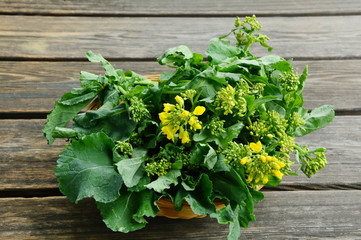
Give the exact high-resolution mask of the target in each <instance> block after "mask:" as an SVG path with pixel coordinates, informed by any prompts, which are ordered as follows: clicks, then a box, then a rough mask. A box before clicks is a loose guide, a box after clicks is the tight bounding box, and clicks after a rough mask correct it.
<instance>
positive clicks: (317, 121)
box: [292, 105, 335, 137]
mask: <svg viewBox="0 0 361 240" xmlns="http://www.w3.org/2000/svg"><path fill="white" fill-rule="evenodd" d="M301 115H303V116H302V117H303V119H304V120H305V121H306V124H305V125H302V126H300V127H298V128H296V130H295V132H294V134H293V135H292V136H293V137H302V136H304V135H306V134H309V133H311V132H313V131H316V130H318V129H320V128H323V127H326V126H327V125H328V124H330V123H331V122H332V120H333V119H334V118H335V111H334V110H333V107H332V106H330V105H324V106H321V107H318V108H315V109H313V110H312V111H311V113H307V112H306V113H305V112H304V114H301Z"/></svg>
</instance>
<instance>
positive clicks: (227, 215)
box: [210, 204, 235, 224]
mask: <svg viewBox="0 0 361 240" xmlns="http://www.w3.org/2000/svg"><path fill="white" fill-rule="evenodd" d="M210 217H211V218H217V220H218V223H220V224H228V223H231V222H233V221H234V220H235V216H234V213H233V210H232V208H231V205H230V204H228V205H226V206H225V207H224V208H221V209H219V210H218V211H217V212H216V213H212V214H211V215H210Z"/></svg>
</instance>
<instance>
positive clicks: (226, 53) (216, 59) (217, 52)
mask: <svg viewBox="0 0 361 240" xmlns="http://www.w3.org/2000/svg"><path fill="white" fill-rule="evenodd" d="M211 41H212V43H211V44H209V46H208V49H207V51H206V55H207V56H208V57H209V58H210V59H211V61H212V63H213V64H219V63H221V62H222V61H223V60H225V59H227V58H231V57H234V56H237V55H239V54H240V53H241V50H240V49H239V48H237V47H234V46H231V44H230V41H229V40H228V39H219V38H213V39H211Z"/></svg>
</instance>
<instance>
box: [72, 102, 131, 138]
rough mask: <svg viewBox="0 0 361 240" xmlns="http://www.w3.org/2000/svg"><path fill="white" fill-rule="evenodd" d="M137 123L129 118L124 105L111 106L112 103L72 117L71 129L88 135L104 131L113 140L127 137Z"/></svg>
mask: <svg viewBox="0 0 361 240" xmlns="http://www.w3.org/2000/svg"><path fill="white" fill-rule="evenodd" d="M136 126H137V124H136V123H135V122H134V121H133V120H131V119H129V116H128V112H127V111H126V109H125V106H123V105H120V106H117V107H115V108H112V103H111V102H109V104H108V103H107V104H105V105H103V106H102V107H101V108H99V109H98V110H96V111H88V112H86V113H85V114H79V115H78V116H76V117H75V118H74V123H73V129H74V130H76V131H77V132H79V133H82V134H85V135H88V134H91V133H94V132H100V131H102V132H104V133H106V134H107V135H108V136H110V137H111V138H112V139H113V140H114V141H123V140H125V139H127V138H129V136H130V134H131V133H132V132H133V131H134V129H135V127H136Z"/></svg>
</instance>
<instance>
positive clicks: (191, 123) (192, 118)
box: [188, 116, 197, 126]
mask: <svg viewBox="0 0 361 240" xmlns="http://www.w3.org/2000/svg"><path fill="white" fill-rule="evenodd" d="M196 121H197V117H195V116H192V117H191V118H190V119H189V122H188V123H189V125H191V126H193V125H194V124H195V123H196Z"/></svg>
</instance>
